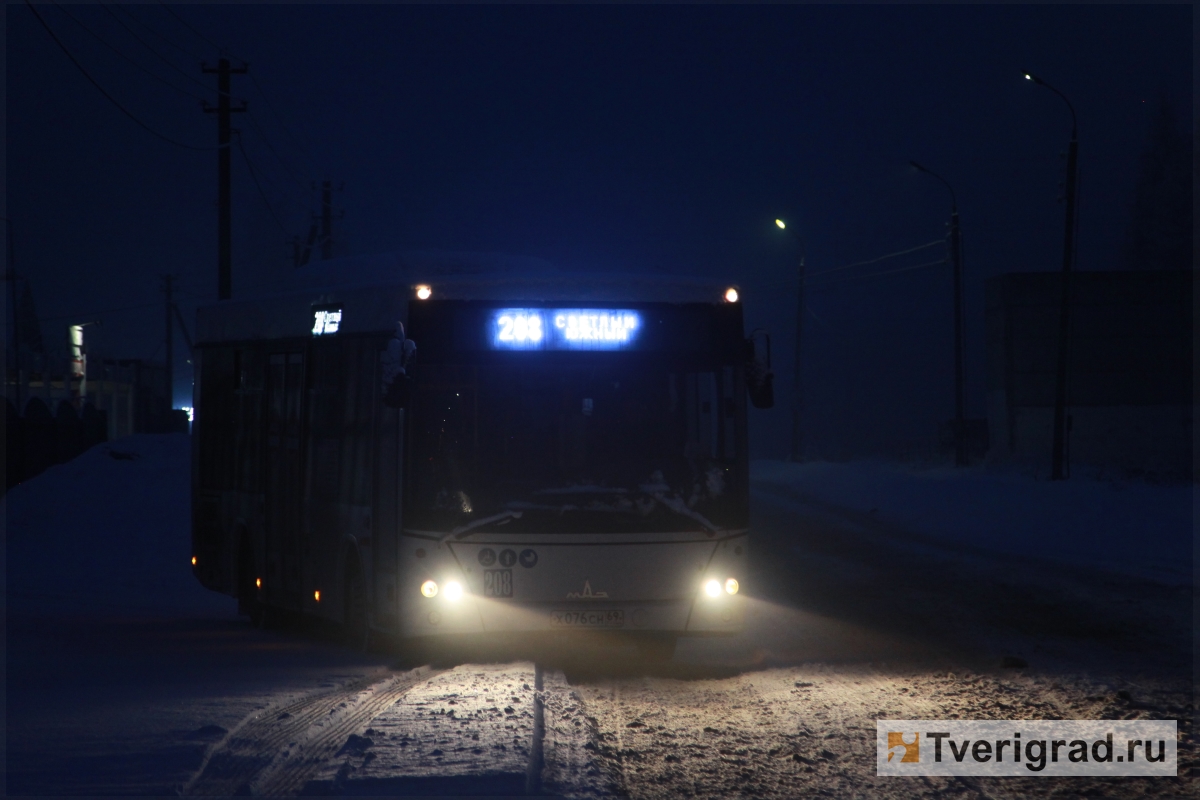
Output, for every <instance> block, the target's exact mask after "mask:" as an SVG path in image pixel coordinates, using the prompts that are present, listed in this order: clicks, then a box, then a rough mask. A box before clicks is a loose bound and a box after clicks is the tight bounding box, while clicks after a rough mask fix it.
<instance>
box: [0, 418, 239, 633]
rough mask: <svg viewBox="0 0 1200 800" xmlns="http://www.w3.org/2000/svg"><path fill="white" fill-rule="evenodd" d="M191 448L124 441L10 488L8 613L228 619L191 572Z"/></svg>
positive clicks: (181, 442)
mask: <svg viewBox="0 0 1200 800" xmlns="http://www.w3.org/2000/svg"><path fill="white" fill-rule="evenodd" d="M190 446H191V440H190V437H189V436H188V435H187V434H182V433H180V434H164V435H149V434H139V435H135V436H128V437H125V438H122V439H118V440H116V441H113V442H108V443H106V444H102V445H97V446H95V447H93V448H91V449H90V450H88V451H87V452H86V453H84V454H83V455H81V456H79V457H78V458H76V459H74V460H72V461H68V462H67V463H65V464H59V465H58V466H55V467H51V468H50V469H48V470H46V471H45V472H43V473H42V474H41V475H39V476H37V477H36V478H33V479H31V480H29V481H26V482H24V483H22V484H20V485H19V486H15V487H13V488H12V489H11V490H10V491H9V493H8V495H7V497H5V498H4V500H3V502H2V503H0V508H2V509H3V512H4V514H5V520H6V530H5V539H6V545H7V570H6V572H7V586H6V594H7V599H8V604H9V610H10V611H11V610H23V611H29V610H34V609H36V610H39V611H56V612H63V613H70V612H72V611H76V610H81V609H84V608H86V609H89V610H108V611H113V612H119V613H150V614H171V615H179V614H184V615H205V616H212V615H230V614H233V613H234V612H235V611H236V605H235V603H234V601H233V600H232V599H231V598H228V597H225V596H224V595H219V594H216V593H214V592H210V591H208V590H207V589H205V588H203V587H202V586H200V584H199V582H197V581H196V579H195V578H194V577H193V576H192V572H191V552H190V551H191V477H190V476H191V464H190V459H191V455H190V453H191V448H190Z"/></svg>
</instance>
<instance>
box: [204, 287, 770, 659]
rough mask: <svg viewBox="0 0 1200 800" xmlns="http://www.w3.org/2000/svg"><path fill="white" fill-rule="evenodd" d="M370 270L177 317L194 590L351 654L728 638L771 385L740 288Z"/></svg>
mask: <svg viewBox="0 0 1200 800" xmlns="http://www.w3.org/2000/svg"><path fill="white" fill-rule="evenodd" d="M347 272H348V273H350V274H353V271H352V270H348V271H347ZM378 272H379V271H378V270H376V273H377V274H376V277H375V278H374V279H372V280H361V279H360V280H359V281H357V282H356V281H354V280H343V281H341V285H338V282H336V281H334V280H332V279H331V278H329V277H328V270H327V271H326V273H324V274H323V275H322V276H320V277H319V278H310V279H309V280H308V281H306V282H304V285H302V286H300V287H298V288H294V289H292V290H289V291H280V292H277V293H274V294H272V295H269V296H262V297H259V298H255V299H247V300H233V301H225V302H221V303H217V304H214V305H210V306H207V307H204V308H201V309H200V311H199V312H198V315H197V339H198V342H197V347H196V362H195V365H196V375H197V379H196V398H195V403H194V407H195V422H194V427H193V440H194V450H193V452H194V457H193V462H194V463H193V501H194V502H193V515H194V520H193V559H192V564H193V570H194V573H195V575H196V577H197V578H198V579H199V580H200V582H201V583H202V584H203V585H204V586H206V587H208V588H210V589H213V590H216V591H219V592H224V593H226V594H230V595H232V596H235V597H237V598H238V601H239V607H240V610H241V611H242V612H243V613H246V614H249V615H250V616H251V618H252V619H254V620H256V621H260V620H262V619H263V618H265V617H270V616H271V615H275V614H279V613H281V612H282V613H292V614H296V613H299V614H303V615H312V616H316V617H321V618H326V619H330V620H334V621H336V622H340V623H342V624H344V625H345V627H346V631H347V634H348V637H349V639H350V640H351V641H352V642H355V643H357V644H359V645H364V644H365V642H366V641H367V639H368V637H370V636H371V634H372V633H373V632H383V633H387V634H390V635H392V636H394V637H397V638H400V639H409V638H417V637H445V636H451V635H462V634H468V635H469V634H486V633H498V634H505V633H509V632H536V631H551V632H553V631H559V630H565V629H590V630H597V629H598V630H603V631H622V632H628V633H629V634H633V638H634V639H635V640H636V641H638V642H639V644H640V645H641V646H643V647H644V648H645V649H648V650H649V651H651V652H656V653H658V654H660V655H661V654H663V653H669V652H670V651H671V650H672V649H673V647H674V642H675V639H676V638H677V637H678V636H697V635H700V636H702V635H714V634H730V633H735V632H737V631H738V630H740V628H741V626H742V617H743V614H742V608H741V602H740V601H741V600H742V598H741V596H740V592H741V591H742V590H743V589H744V588H745V587H744V572H745V565H746V560H747V554H748V548H749V544H748V543H749V535H748V498H749V480H748V478H749V476H748V459H747V437H746V402H747V399H749V400H750V401H751V402H753V403H754V404H755V405H758V406H762V407H766V406H769V405H770V404H771V402H772V397H771V395H772V389H771V375H770V371H769V355H767V353H766V351H767V350H768V349H769V341H767V340H766V339H765V336H758V335H756V336H754V337H751V338H750V339H747V338H746V336H745V334H744V333H743V323H742V304H741V302H739V300H740V298H738V296H737V289H736V287H734V286H731V285H729V284H720V283H716V282H714V281H711V280H695V279H682V278H675V277H665V276H664V277H649V276H629V275H602V274H592V275H578V274H565V273H544V274H540V275H529V276H526V277H518V276H514V275H512V274H495V273H493V274H490V275H489V274H486V273H483V274H458V275H455V274H447V272H446V271H444V270H443V271H439V270H437V269H433V268H428V269H424V270H407V271H405V270H401V269H399V268H397V269H396V270H394V273H395V274H394V275H388V274H386V271H385V274H384V275H383V276H382V277H379V275H378ZM414 273H415V274H414Z"/></svg>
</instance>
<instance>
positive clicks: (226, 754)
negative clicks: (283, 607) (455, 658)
mask: <svg viewBox="0 0 1200 800" xmlns="http://www.w3.org/2000/svg"><path fill="white" fill-rule="evenodd" d="M440 671H441V670H436V671H435V670H431V669H430V668H428V667H419V668H417V669H414V670H411V671H409V672H405V673H401V674H399V675H396V674H394V673H390V672H388V673H376V674H374V675H369V676H366V677H363V678H360V679H358V680H355V681H351V682H350V683H348V684H346V685H344V686H341V687H339V688H337V689H333V690H331V691H328V692H321V693H318V694H313V695H309V696H307V697H304V698H302V699H300V700H297V701H293V702H291V703H288V704H286V705H283V706H276V707H273V708H268V709H265V710H263V711H260V712H258V713H256V714H253V715H251V716H249V717H247V718H246V719H245V720H243V721H242V723H241V724H240V725H238V726H237V727H236V728H235V729H234V730H232V731H230V733H229V734H228V735H227V736H226V737H225V739H224V740H223V741H221V742H220V743H218V744H217V745H216V746H214V748H213V749H212V750H211V751H210V752H209V755H208V757H207V758H206V759H205V761H204V763H203V765H202V766H201V768H200V770H198V771H197V773H196V775H195V776H194V777H193V778H192V780H191V781H189V782H188V784H187V785H186V786H185V787H184V788H183V792H182V794H184V795H194V796H209V797H212V796H229V795H234V794H245V793H248V792H249V791H251V790H252V789H253V790H255V793H256V794H287V793H289V792H292V793H294V792H295V791H298V790H299V789H300V788H302V787H303V785H304V782H305V781H306V780H307V779H308V778H309V777H311V776H312V775H313V774H315V773H316V772H317V770H319V769H320V766H321V764H322V763H323V762H322V759H324V758H326V757H328V755H330V752H329V751H330V750H331V749H333V750H336V748H337V747H338V746H339V744H341V740H342V739H344V738H346V737H347V736H349V734H350V733H352V732H353V731H354V730H356V729H357V728H358V727H359V726H360V725H363V724H365V723H367V722H369V721H370V720H371V719H372V718H373V717H374V716H375V715H376V714H378V713H379V712H380V711H382V710H383V709H384V708H386V707H387V706H388V705H390V704H392V703H394V702H395V701H396V700H398V699H399V698H400V697H402V696H403V695H404V694H405V693H406V692H407V691H408V690H409V689H411V688H412V687H413V686H415V685H417V684H418V683H420V682H422V681H425V680H428V679H429V678H431V677H433V676H434V675H436V674H438V673H439V672H440ZM264 781H265V783H264Z"/></svg>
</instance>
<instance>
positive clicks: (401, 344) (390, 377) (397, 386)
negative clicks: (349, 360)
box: [379, 322, 417, 408]
mask: <svg viewBox="0 0 1200 800" xmlns="http://www.w3.org/2000/svg"><path fill="white" fill-rule="evenodd" d="M416 351H417V345H416V342H414V341H413V340H412V339H406V338H405V337H404V324H403V323H401V322H397V323H396V332H395V333H394V334H393V335H392V338H391V339H389V340H388V343H387V347H386V348H385V349H384V351H383V352H382V353H380V356H379V362H380V366H381V367H382V369H381V377H382V384H383V404H384V405H386V406H387V407H389V408H406V407H407V406H408V400H409V395H410V394H411V388H410V382H409V377H408V373H407V372H406V371H405V367H406V366H407V365H408V362H409V361H410V360H411V359H412V357H413V353H415V352H416Z"/></svg>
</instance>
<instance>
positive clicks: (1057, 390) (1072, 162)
mask: <svg viewBox="0 0 1200 800" xmlns="http://www.w3.org/2000/svg"><path fill="white" fill-rule="evenodd" d="M1072 112H1073V110H1072ZM1078 162H1079V132H1078V130H1077V129H1076V127H1075V125H1074V123H1073V122H1072V125H1071V143H1070V144H1068V145H1067V185H1066V192H1067V221H1066V230H1065V231H1064V232H1063V267H1062V296H1061V298H1060V300H1059V306H1058V369H1057V370H1056V371H1055V376H1054V445H1053V447H1054V455H1053V457H1052V458H1051V461H1050V480H1052V481H1061V480H1063V479H1064V478H1066V477H1067V475H1066V470H1067V452H1066V451H1067V350H1068V347H1069V333H1070V332H1069V322H1070V315H1071V264H1072V262H1073V261H1074V260H1075V174H1076V166H1077V165H1078Z"/></svg>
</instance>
